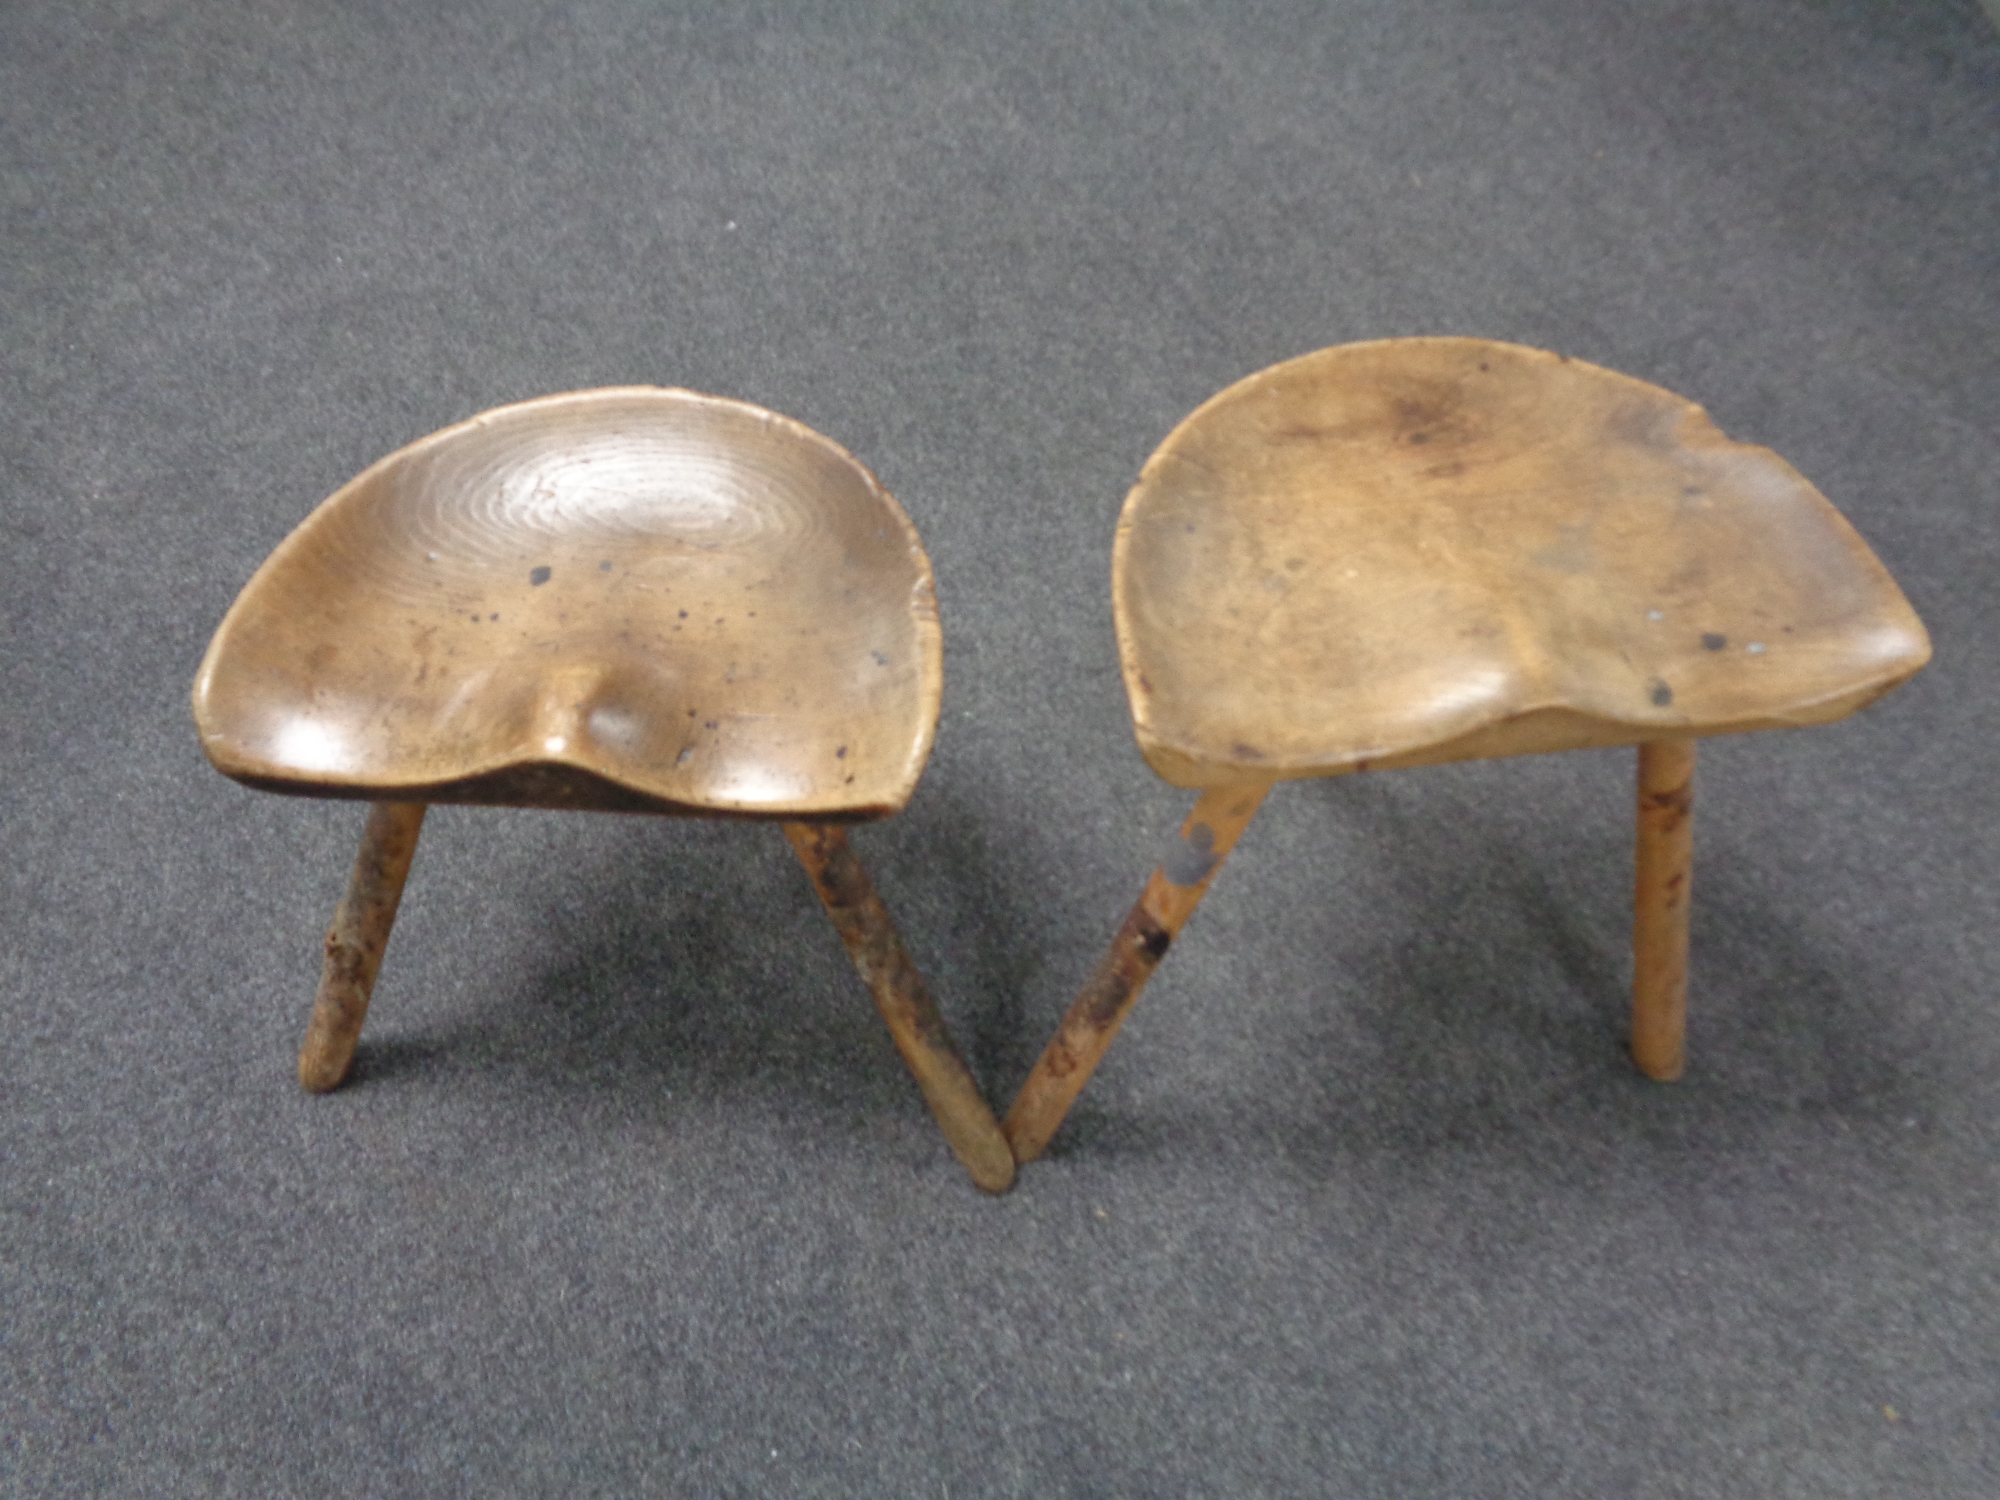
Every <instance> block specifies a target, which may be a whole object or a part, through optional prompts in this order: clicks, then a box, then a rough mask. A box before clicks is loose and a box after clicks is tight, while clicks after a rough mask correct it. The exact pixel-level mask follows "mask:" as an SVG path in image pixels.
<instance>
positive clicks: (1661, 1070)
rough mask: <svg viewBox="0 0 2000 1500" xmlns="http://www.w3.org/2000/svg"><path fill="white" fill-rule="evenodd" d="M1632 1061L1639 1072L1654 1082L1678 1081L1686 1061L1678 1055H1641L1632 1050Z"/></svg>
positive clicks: (1685, 1066) (1684, 1068)
mask: <svg viewBox="0 0 2000 1500" xmlns="http://www.w3.org/2000/svg"><path fill="white" fill-rule="evenodd" d="M1632 1062H1633V1064H1634V1065H1635V1066H1636V1067H1637V1068H1638V1069H1639V1071H1640V1072H1641V1073H1644V1074H1645V1075H1646V1076H1647V1077H1648V1078H1650V1079H1652V1080H1653V1082H1655V1083H1678V1082H1679V1081H1680V1076H1681V1074H1682V1073H1683V1072H1684V1071H1685V1070H1686V1068H1687V1063H1686V1061H1685V1060H1684V1059H1683V1058H1681V1057H1678V1056H1675V1057H1661V1058H1656V1057H1642V1056H1640V1055H1639V1054H1638V1053H1637V1052H1634V1053H1633V1054H1632Z"/></svg>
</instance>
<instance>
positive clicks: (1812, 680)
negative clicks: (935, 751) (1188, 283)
mask: <svg viewBox="0 0 2000 1500" xmlns="http://www.w3.org/2000/svg"><path fill="white" fill-rule="evenodd" d="M1113 594H1114V606H1115V612H1116V618H1117V624H1118V633H1119V643H1120V649H1121V653H1122V660H1123V665H1124V671H1125V681H1126V688H1127V691H1128V692H1129V694H1130V696H1131V703H1132V715H1133V721H1134V725H1135V727H1136V729H1137V731H1138V735H1139V743H1140V746H1141V749H1142V750H1143V751H1144V753H1145V756H1146V759H1147V761H1148V763H1149V764H1151V765H1152V767H1153V769H1154V770H1155V771H1157V772H1158V773H1159V774H1160V775H1161V776H1163V777H1165V778H1166V779H1167V780H1168V781H1171V782H1174V783H1175V784H1177V785H1182V786H1212V785H1219V784H1224V783H1227V782H1229V781H1232V780H1240V779H1243V778H1245V777H1257V778H1264V779H1271V778H1280V777H1292V776H1329V775H1338V774H1340V773H1342V772H1347V771H1357V770H1365V769H1369V768H1371V767H1375V768H1381V767H1389V766H1405V765H1422V764H1428V763H1434V762H1441V761H1451V760H1469V759H1477V758H1481V757H1486V756H1496V755H1518V754H1525V753H1529V752H1533V751H1544V750H1564V749H1571V748H1578V747H1583V746H1590V745H1616V744H1631V743H1637V742H1640V741H1644V740H1651V739H1658V738H1661V737H1689V736H1697V735H1708V734H1721V733H1726V732H1731V731H1736V730H1747V729H1764V728H1776V727H1783V726H1788V725H1803V724H1816V723H1823V722H1825V721H1827V720H1831V719H1836V718H1839V717H1841V716H1842V715H1844V714H1847V713H1850V712H1852V711H1853V710H1855V709H1857V708H1859V707H1862V706H1863V705H1865V704H1867V703H1869V702H1871V701H1872V700H1873V699H1875V698H1877V697H1879V696H1880V695H1881V694H1882V693H1884V692H1886V691H1888V690H1889V689H1890V688H1892V687H1894V686H1895V685H1896V684H1897V683H1899V682H1902V681H1903V680H1904V679H1905V678H1907V677H1909V676H1910V675H1911V674H1912V673H1914V672H1915V671H1917V669H1918V668H1920V667H1921V666H1922V665H1923V664H1924V662H1925V661H1926V660H1927V659H1928V658H1929V655H1930V642H1929V639H1928V637H1927V636H1926V635H1925V632H1924V628H1923V625H1922V624H1921V623H1920V622H1919V621H1918V619H1917V617H1916V615H1915V613H1914V612H1913V611H1912V610H1911V609H1910V607H1909V605H1908V603H1907V602H1906V601H1905V600H1904V598H1903V596H1902V593H1901V592H1900V591H1899V590H1898V589H1897V587H1896V585H1895V583H1894V581H1893V580H1892V579H1891V578H1890V577H1889V575H1888V573H1887V572H1886V571H1885V570H1884V569H1883V567H1882V566H1881V564H1880V563H1879V562H1877V561H1876V559H1875V557H1874V555H1873V553H1871V552H1870V551H1869V550H1868V548H1867V546H1866V544H1865V543H1863V542H1862V540H1861V539H1860V538H1859V537H1858V536H1857V535H1856V534H1855V532H1854V530H1853V529H1852V528H1851V527H1850V526H1849V525H1848V524H1847V523H1846V521H1844V520H1843V519H1842V518H1841V516H1840V515H1839V514H1838V512H1836V511H1835V510H1834V508H1833V507H1832V506H1831V505H1830V504H1828V503H1827V501H1826V500H1825V499H1824V498H1823V497H1822V496H1821V495H1820V494H1819V492H1818V491H1817V490H1815V489H1814V488H1813V487H1812V486H1811V485H1810V484H1809V483H1807V482H1806V480H1805V479H1804V478H1802V477H1801V476H1800V475H1799V474H1798V472H1797V471H1796V470H1794V469H1793V468H1792V467H1791V466H1790V465H1788V464H1787V463H1785V461H1784V460H1783V459H1781V458H1779V457H1778V456H1777V455H1776V454H1774V453H1772V452H1770V451H1769V450H1767V449H1764V448H1757V447H1752V446H1749V445H1746V444H1741V443H1735V442H1731V441H1730V440H1729V439H1728V438H1726V437H1724V436H1723V434H1722V433H1721V432H1719V431H1718V430H1717V429H1716V427H1715V426H1714V424H1713V423H1712V422H1710V421H1709V419H1708V417H1707V415H1706V414H1705V413H1704V412H1703V411H1702V410H1701V408H1699V407H1698V406H1695V405H1694V404H1693V403H1691V402H1689V401H1686V400H1684V399H1682V398H1681V397H1679V396H1676V395H1673V394H1672V393H1670V392H1668V391H1664V390H1661V389H1659V388H1658V387H1657V386H1652V385H1647V384H1645V383H1644V382H1642V381H1638V380H1634V379H1631V378H1629V377H1627V376H1624V375H1619V374H1615V373H1614V372H1612V371H1610V370H1605V369H1600V368H1598V367H1597V366H1594V365H1589V364H1585V363H1583V362H1582V361H1579V360H1570V359H1564V358H1561V357H1559V356H1557V355H1554V354H1547V353H1543V352H1541V351H1539V350H1534V349H1525V348H1522V347H1519V346H1517V345H1511V344H1498V343H1493V342H1491V341H1488V340H1480V339H1395V340H1385V341H1382V342H1377V343H1369V344H1350V345H1345V346H1342V347H1339V348H1334V349H1326V350H1322V351H1320V352H1319V353H1317V354H1309V355H1306V356H1304V357H1303V358H1300V359H1295V360H1291V361H1289V362H1288V363H1285V364H1281V365H1277V366H1274V367H1272V368H1271V369H1268V370H1265V371H1262V372H1261V373H1259V374H1256V375H1253V376H1251V377H1250V378H1248V379H1246V380H1244V381H1241V382H1239V383H1238V384H1236V385H1234V386H1231V387H1230V388H1229V389H1228V390H1226V391H1223V392H1222V393H1221V394H1220V395H1218V396H1216V397H1215V398H1214V399H1213V400H1211V401H1209V402H1208V403H1207V404H1205V405H1204V406H1202V407H1201V408H1200V409H1199V410H1197V411H1196V412H1195V413H1194V414H1193V415H1192V416H1190V417H1189V418H1188V419H1187V420H1186V421H1185V422H1183V423H1182V424H1181V425H1180V426H1179V427H1178V428H1176V429H1175V430H1174V432H1173V433H1172V434H1171V435H1170V436H1169V437H1168V438H1167V440H1166V441H1165V443H1163V444H1162V445H1161V446H1160V448H1159V450H1158V451H1157V452H1155V453H1154V455H1153V457H1152V459H1151V460H1150V461H1149V462H1148V463H1147V465H1146V467H1145V470H1144V472H1143V474H1142V475H1141V477H1140V480H1139V483H1138V485H1137V487H1136V488H1134V489H1133V491H1132V493H1131V495H1130V497H1129V498H1128V499H1127V501H1126V504H1125V510H1124V514H1123V516H1122V518H1121V520H1120V522H1119V527H1118V540H1117V547H1116V559H1115V563H1114V568H1113Z"/></svg>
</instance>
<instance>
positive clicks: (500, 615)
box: [194, 388, 1014, 1193]
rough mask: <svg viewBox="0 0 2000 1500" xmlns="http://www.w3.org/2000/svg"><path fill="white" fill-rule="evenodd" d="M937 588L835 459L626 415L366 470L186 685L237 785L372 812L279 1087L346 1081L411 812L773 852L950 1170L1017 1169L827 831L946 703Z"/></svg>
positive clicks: (299, 535) (545, 417) (453, 442)
mask: <svg viewBox="0 0 2000 1500" xmlns="http://www.w3.org/2000/svg"><path fill="white" fill-rule="evenodd" d="M940 658H941V647H940V642H939V632H938V622H937V608H936V604H935V601H934V598H933V595H932V583H931V568H930V561H929V559H928V558H927V557H925V555H924V551H923V547H922V545H921V544H920V543H919V542H918V540H917V535H916V532H915V530H914V529H913V528H912V527H911V525H910V522H909V519H908V517H906V516H905V515H904V514H903V511H902V509H901V508H900V507H899V506H898V505H897V504H896V502H895V501H894V500H893V499H892V498H891V497H890V496H889V495H888V493H887V492H886V491H884V490H883V489H882V487H881V486H880V485H879V484H878V483H877V482H876V481H875V478H874V476H873V475H872V474H870V473H869V472H868V471H867V470H866V469H864V468H863V467H862V466H861V465H860V464H858V463H857V462H855V461H854V459H853V458H851V457H849V456H848V454H847V453H845V452H844V451H843V450H841V449H840V448H839V447H837V446H836V445H835V444H833V443H831V442H829V441H828V440H827V439H826V438H824V437H821V436H820V435H819V434H817V433H815V432H813V431H811V430H810V429H808V428H806V427H803V426H801V425H800V424H798V423H797V422H793V421H790V420H789V419H787V418H785V417H781V416H778V415H776V414H774V413H772V412H768V411H763V410H761V409H759V408H757V407H753V406H747V405H744V404H743V403H740V402H735V401H724V400H718V399H715V398H712V397H707V396H698V395H694V394H692V393H690V392H687V391H669V390H653V389H645V388H633V389H618V390H601V391H584V392H580V393H577V394H573V395H566V396H550V397H546V398H544V399H542V400H538V401H528V402H524V403H522V404H520V405H517V406H508V407H503V408H500V409H499V410H496V411H491V412H487V413H485V414H483V415H481V416H478V417H474V418H473V419H472V420H470V421H468V422H463V423H460V424H459V425H458V426H456V427H451V428H447V429H445V430H444V431H442V432H438V433H434V434H432V435H431V436H430V437H427V438H424V439H422V440H421V441H419V442H416V443H413V444H411V445H410V446H409V447H407V448H404V449H402V450H401V451H399V452H397V453H393V454H391V455H390V456H389V457H387V458H385V459H383V460H382V461H381V462H379V463H377V464H376V465H374V467H372V468H370V469H368V470H367V471H366V472H365V473H363V474H361V475H360V476H358V477H357V478H355V479H354V480H353V481H351V482H350V483H349V484H347V485H346V486H345V487H344V488H342V489H341V490H340V491H339V492H338V493H337V494H335V495H334V496H333V497H332V498H331V499H330V500H328V501H327V502H326V503H325V504H324V505H322V506H321V507H320V508H319V509H318V510H317V511H315V512H314V513H313V514H312V515H311V516H310V517H309V518H308V519H307V520H306V521H305V522H304V523H303V524H302V525H301V526H300V527H299V528H298V529H297V530H296V531H294V532H293V533H292V535H291V536H290V537H288V538H287V539H286V540H285V541H284V542H283V543H282V544H281V545H280V546H279V547H278V549H277V550H276V551H275V552H274V553H272V555H271V557H270V558H269V560H267V561H266V562H265V564H264V565H263V567H262V568H261V569H260V570H259V571H258V573H257V575H256V576H255V577H254V578H253V579H252V580H251V581H250V583H249V585H248V586H247V587H246V588H245V589H244V591H243V593H242V595H241V596H240V597H239V598H238V599H237V601H236V603H235V604H234V606H232V607H231V609H230V611H229V614H228V616H227V617H226V618H225V619H224V620H223V622H222V625H221V627H220V628H219V629H218V630H217V631H216V634H215V639H214V641H213V642H212V643H211V644H210V646H209V649H208V655H207V657H206V659H205V660H204V661H203V663H202V666H201V672H200V675H199V677H198V678H197V679H196V681H195V687H194V714H195V721H196V723H197V725H198V726H199V728H200V730H201V739H202V746H203V748H204V749H205V750H206V751H207V752H208V756H209V759H210V760H211V761H213V762H214V764H215V766H216V767H217V769H219V770H221V771H222V772H224V773H225V774H227V775H229V776H232V777H234V778H236V779H237V780H238V781H242V782H246V783H248V784H249V785H251V786H256V787H262V788H265V789H267V790H271V791H280V792H293V793H302V794H305V795H309V796H321V797H347V798H356V799H361V800H365V801H369V802H372V803H373V804H374V807H373V809H372V811H371V812H370V814H369V818H368V823H367V831H366V833H365V834H364V836H363V839H362V843H361V852H360V855H359V857H358V858H357V860H356V861H355V865H354V872H353V876H352V879H351V881H350V883H349V885H348V890H347V895H346V897H345V899H344V900H342V902H341V903H340V907H339V910H338V912H337V914H336V915H335V917H334V922H333V928H332V930H331V931H330V932H329V933H328V934H327V940H326V967H325V974H324V977H323V979H322V981H321V984H320V989H319V997H318V1001H317V1004H316V1005H315V1007H314V1011H313V1018H312V1023H311V1027H310V1029H309V1031H308V1033H307V1036H306V1041H305V1047H304V1050H303V1051H302V1052H301V1054H300V1057H299V1076H300V1078H301V1080H302V1081H303V1082H304V1084H305V1086H306V1087H307V1088H309V1089H313V1090H320V1091H324V1090H327V1089H332V1088H334V1087H336V1086H338V1085H339V1083H340V1082H341V1080H342V1079H343V1078H344V1077H346V1075H347V1071H348V1067H349V1064H350V1062H351V1060H352V1058H353V1055H354V1048H355V1042H356V1039H357V1037H358V1036H359V1034H360V1031H361V1024H362V1020H363V1018H364V1016H365V1015H366V1012H367V1009H368V997H369V994H370V992H371V990H372V989H373V986H374V983H375V975H376V972H377V969H378V968H379V966H380V964H381V961H382V950H383V947H384V945H385V944H386V943H387V942H388V939H389V930H390V926H391V924H392V923H393V922H394V920H395V916H396V907H397V903H398V901H399V899H400V898H401V895H402V889H403V882H404V879H405V877H406V875H407V874H408V872H409V868H410V859H411V856H412V855H413V854H414V852H415V850H416V843H417V834H418V830H419V827H420V825H421V824H422V822H423V817H424V810H425V807H426V806H427V805H428V804H430V803H434V802H462V803H486V804H503V805H506V806H513V807H546V808H593V809H602V810H611V811H624V812H644V813H661V814H668V815H675V816H691V817H720V818H745V819H765V820H774V821H777V822H780V823H782V824H783V825H784V829H785V833H786V836H787V837H788V838H789V839H790V840H791V843H792V845H793V847H794V849H796V850H797V852H798V856H799V858H800V860H801V861H803V863H804V864H805V867H806V869H807V871H808V872H809V874H810V875H811V877H812V881H813V885H814V887H815V889H816V890H817V891H818V892H819V895H820V899H821V900H822V901H823V902H824V903H825V904H826V909H827V911H828V913H829V914H830V915H831V916H832V918H833V922H834V925H835V927H836V928H838V929H839V932H840V936H841V938H842V940H843V941H844V942H845V944H846V946H847V949H848V952H849V953H850V954H851V955H852V957H853V959H854V962H855V965H856V967H857V968H859V970H860V971H861V975H862V978H863V979H864V980H866V981H867V984H868V987H869V989H870V990H871V991H872V992H873V994H874V997H875V1003H876V1006H877V1008H878V1009H879V1010H880V1011H881V1013H882V1017H883V1019H884V1020H885V1021H886V1022H887V1023H888V1025H889V1030H890V1032H891V1034H892V1035H893V1036H894V1038H895V1041H896V1045H897V1047H898V1048H899V1049H900V1051H901V1052H902V1055H903V1058H904V1061H905V1062H907V1063H908V1065H909V1068H910V1071H911V1072H912V1073H914V1074H915V1075H916V1079H917V1083H918V1085H919V1086H920V1087H921V1088H922V1090H923V1092H924V1096H925V1097H926V1098H927V1099H928V1100H929V1101H930V1105H931V1108H932V1110H933V1111H934V1112H935V1113H936V1115H937V1119H938V1123H939V1124H940V1125H941V1126H942V1127H943V1130H944V1134H945V1138H946V1139H947V1140H948V1141H949V1142H950V1143H951V1148H952V1150H953V1151H954V1152H955V1153H957V1155H958V1158H959V1160H960V1161H961V1162H962V1163H963V1164H964V1166H965V1169H966V1170H967V1172H969V1173H970V1174H971V1176H972V1180H973V1181H974V1182H975V1183H977V1184H978V1185H979V1186H980V1187H982V1188H984V1189H986V1190H987V1191H988V1192H996V1193H997V1192H1002V1191H1005V1189H1006V1188H1007V1187H1008V1186H1009V1185H1010V1184H1011V1182H1012V1181H1013V1175H1014V1163H1013V1158H1012V1156H1011V1154H1010V1153H1009V1151H1008V1148H1007V1144H1006V1141H1005V1140H1004V1138H1003V1137H1002V1135H1001V1133H1000V1128H999V1124H998V1122H997V1121H996V1120H995V1119H994V1117H993V1113H992V1111H991V1110H990V1109H989V1108H988V1107H987V1105H986V1102H985V1100H984V1099H983V1098H982V1097H981V1095H980V1093H979V1089H978V1086H977V1085H976V1084H975V1083H974V1081H973V1078H972V1075H971V1073H970V1072H969V1071H968V1070H967V1068H966V1066H965V1063H964V1061H963V1060H962V1059H961V1057H960V1056H959V1053H958V1051H957V1049H956V1047H954V1045H953V1043H952V1040H951V1037H950V1035H949V1033H948V1032H947V1031H946V1030H945V1025H944V1022H943V1020H942V1018H941V1017H940V1016H939V1014H938V1010H937V1007H936V1005H934V1004H933V1003H932V1001H931V998H930V996H929V994H928V993H927V992H926V991H925V988H924V984H923V980H922V979H921V977H920V976H919V975H918V973H917V970H916V967H915V965H913V964H912V963H911V961H910V959H909V957H908V955H907V954H906V953H905V952H904V950H903V947H902V944H901V942H900V941H899V940H898V938H897V936H896V931H895V929H894V927H893V926H891V924H890V921H889V915H888V912H887V911H886V910H885V909H884V907H883V905H882V902H881V900H880V899H879V898H878V897H877V896H876V894H875V891H874V888H873V886H872V885H871V884H870V882H869V879H868V876H867V873H866V872H865V871H864V870H863V869H862V867H861V864H860V861H859V860H858V859H857V858H856V857H855V855H854V852H853V850H852V849H851V848H850V846H849V844H848V841H847V835H846V832H845V831H844V828H843V827H842V825H843V824H846V823H852V822H861V821H866V820H869V819H874V818H883V817H888V816H889V815H891V814H893V813H896V812H898V811H900V810H901V809H902V808H903V806H904V804H905V803H907V802H908V801H909V798H910V794H911V793H912V792H913V791H914V790H915V788H916V784H917V778H918V776H919V775H920V774H921V773H922V771H923V767H924V763H925V761H926V760H927V759H928V758H929V755H930V750H931V742H932V739H933V737H934V735H935V733H936V728H937V715H938V705H939V700H940V697H941V695H942V691H943V672H942V665H941V660H940Z"/></svg>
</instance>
